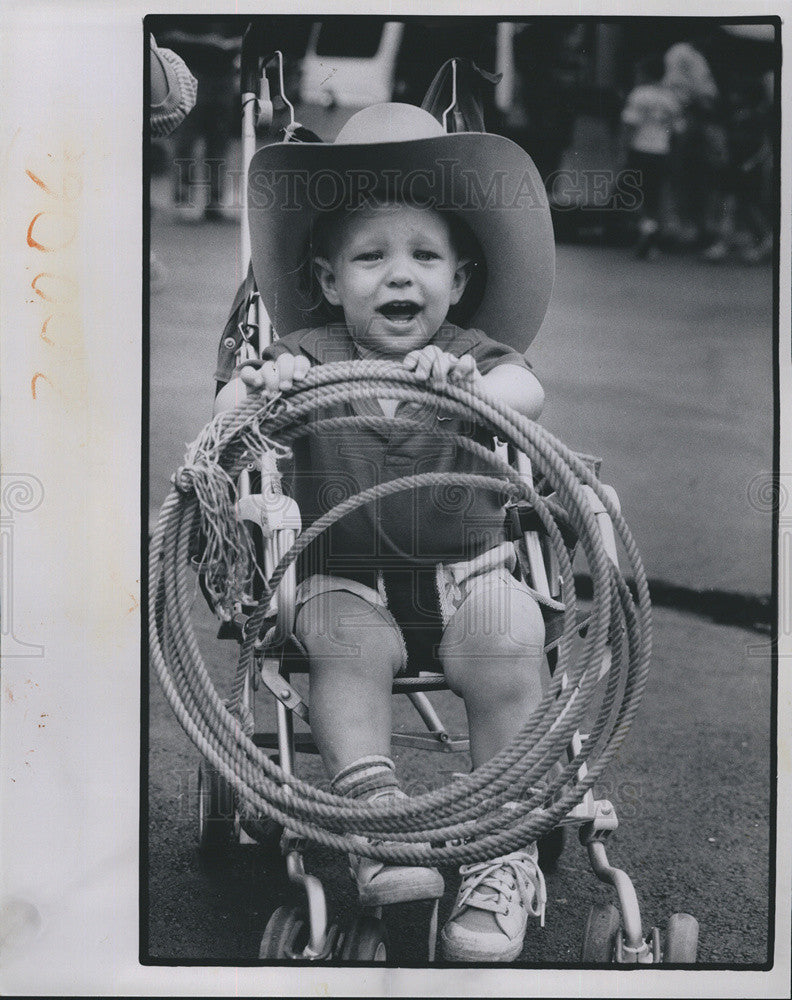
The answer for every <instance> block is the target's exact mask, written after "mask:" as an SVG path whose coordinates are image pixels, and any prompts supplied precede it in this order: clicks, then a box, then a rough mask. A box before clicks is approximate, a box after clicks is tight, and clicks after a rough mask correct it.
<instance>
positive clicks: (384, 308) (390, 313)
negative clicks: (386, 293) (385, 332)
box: [377, 299, 421, 323]
mask: <svg viewBox="0 0 792 1000" xmlns="http://www.w3.org/2000/svg"><path fill="white" fill-rule="evenodd" d="M420 311H421V307H420V306H419V305H417V304H416V303H415V302H409V301H407V300H406V299H394V300H393V301H392V302H385V303H384V304H383V305H381V306H380V307H379V308H378V309H377V312H378V313H380V314H381V315H382V316H384V317H385V319H388V320H390V321H391V323H409V322H410V321H411V320H413V319H415V317H416V316H417V315H418V313H419V312H420Z"/></svg>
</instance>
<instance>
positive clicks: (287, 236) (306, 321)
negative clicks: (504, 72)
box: [248, 103, 555, 351]
mask: <svg viewBox="0 0 792 1000" xmlns="http://www.w3.org/2000/svg"><path fill="white" fill-rule="evenodd" d="M375 189H376V191H377V192H378V196H380V197H382V195H383V193H384V194H385V196H386V197H388V198H394V199H404V200H409V201H414V202H417V203H419V204H426V205H428V206H430V207H433V208H436V209H437V210H439V211H444V210H445V211H453V212H454V213H455V214H456V215H458V216H459V217H460V218H462V219H463V220H464V222H466V223H467V225H468V227H469V229H470V230H471V231H472V233H473V235H474V236H475V237H476V239H477V240H478V243H479V245H480V247H481V250H482V252H483V256H484V265H485V267H486V281H485V282H484V286H483V289H482V291H481V295H480V299H479V301H478V303H477V304H474V306H473V311H472V313H471V315H469V317H467V325H468V326H470V327H475V328H478V329H481V330H483V331H484V332H485V333H486V334H487V335H488V336H490V337H492V338H493V339H495V340H499V341H501V342H502V343H506V344H508V345H509V346H511V347H514V348H515V349H516V350H518V351H525V350H526V349H527V347H528V346H529V344H530V343H531V342H532V340H533V339H534V337H535V336H536V334H537V332H538V330H539V327H540V326H541V323H542V320H543V319H544V315H545V312H546V311H547V306H548V303H549V301H550V295H551V292H552V289H553V280H554V275H555V243H554V239H553V227H552V222H551V219H550V208H549V205H548V202H547V196H546V194H545V190H544V184H543V183H542V179H541V177H540V176H539V172H538V171H537V169H536V167H535V166H534V163H533V161H532V160H531V158H530V156H528V154H527V153H526V152H525V151H524V150H522V149H521V148H520V147H519V146H518V145H516V143H514V142H512V141H511V140H509V139H506V138H504V137H503V136H499V135H493V134H491V133H488V132H456V133H447V132H445V131H444V129H443V127H442V125H441V124H440V123H439V122H438V121H437V119H436V118H434V117H433V116H432V115H431V114H429V113H428V112H427V111H424V110H422V109H421V108H418V107H415V106H413V105H410V104H395V103H393V104H376V105H372V106H371V107H368V108H364V109H363V110H362V111H359V112H357V113H356V114H355V115H353V116H352V117H351V118H350V119H349V121H348V122H347V123H346V125H345V126H344V127H343V128H342V129H341V131H340V132H339V134H338V137H337V139H336V140H335V142H333V143H295V142H282V143H275V144H273V145H269V146H264V147H262V148H261V149H259V150H258V152H257V153H256V154H255V156H254V157H253V159H252V161H251V164H250V171H249V174H248V215H249V222H250V242H251V258H252V266H253V274H254V277H255V280H256V286H257V288H258V290H259V292H260V294H261V297H262V301H263V303H264V306H265V308H266V309H267V312H268V314H269V316H270V319H271V320H272V323H273V325H274V327H275V330H276V332H277V333H278V335H279V336H284V335H286V334H288V333H291V332H292V331H294V330H299V329H301V328H303V327H306V326H312V325H317V324H316V323H315V321H314V322H312V320H311V315H310V309H311V303H310V301H308V297H307V296H306V291H305V288H304V286H303V283H302V282H301V280H300V274H301V270H302V269H303V267H304V264H305V261H306V259H307V258H308V256H309V254H310V247H309V237H310V233H311V227H312V225H313V222H314V220H315V219H316V217H317V216H318V215H319V213H321V212H328V211H339V210H341V211H349V210H354V209H355V208H360V207H363V206H365V205H366V204H367V203H368V204H370V203H371V199H372V192H373V191H374V190H375Z"/></svg>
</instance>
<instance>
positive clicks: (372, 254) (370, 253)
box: [354, 250, 382, 261]
mask: <svg viewBox="0 0 792 1000" xmlns="http://www.w3.org/2000/svg"><path fill="white" fill-rule="evenodd" d="M354 259H355V260H361V261H372V260H381V259H382V254H381V253H380V251H379V250H366V251H365V252H364V253H359V254H355V258H354Z"/></svg>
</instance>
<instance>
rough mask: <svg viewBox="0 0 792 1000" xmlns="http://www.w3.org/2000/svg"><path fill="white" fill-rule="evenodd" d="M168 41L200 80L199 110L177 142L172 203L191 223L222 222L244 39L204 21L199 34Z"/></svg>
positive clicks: (170, 36)
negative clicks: (197, 220) (200, 219)
mask: <svg viewBox="0 0 792 1000" xmlns="http://www.w3.org/2000/svg"><path fill="white" fill-rule="evenodd" d="M163 41H164V42H167V44H168V45H169V46H173V47H174V48H175V49H176V50H177V51H178V52H179V54H180V55H181V56H182V57H183V58H184V59H185V60H186V62H187V63H188V64H189V66H190V68H191V70H192V72H193V73H194V74H195V76H196V77H197V80H198V99H197V102H196V105H195V108H194V110H193V112H192V114H191V115H190V116H189V118H188V119H187V120H186V121H185V123H184V125H183V126H182V128H180V129H179V131H178V133H177V134H176V136H175V141H174V149H173V201H174V204H175V205H176V207H177V208H179V209H180V210H182V211H183V212H184V213H185V214H188V215H190V216H191V217H192V216H194V215H202V216H203V218H204V219H206V220H210V221H215V220H222V219H224V218H225V217H226V214H225V211H224V208H223V204H222V202H223V195H224V193H225V191H224V187H225V186H224V184H223V178H224V175H225V173H226V170H227V169H228V166H229V163H228V159H229V143H230V139H231V135H232V129H233V127H234V125H235V123H236V121H237V119H238V117H239V115H238V113H237V107H236V103H235V96H236V89H237V77H238V70H237V56H238V53H239V50H240V46H241V34H240V33H238V31H237V29H236V27H235V26H234V25H233V24H231V25H229V24H228V22H227V21H224V20H218V21H208V22H207V21H202V26H201V30H200V31H198V30H196V31H186V30H172V31H168V32H166V33H164V34H163ZM201 147H202V149H203V161H202V162H200V161H199V156H200V152H201Z"/></svg>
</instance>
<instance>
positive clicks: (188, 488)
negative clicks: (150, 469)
mask: <svg viewBox="0 0 792 1000" xmlns="http://www.w3.org/2000/svg"><path fill="white" fill-rule="evenodd" d="M171 482H172V483H173V485H174V486H175V487H176V489H177V490H178V491H179V493H183V494H185V495H187V494H189V493H194V492H195V470H194V469H193V467H192V466H190V465H180V466H179V468H178V469H177V470H176V471H175V472H174V473H173V475H172V476H171Z"/></svg>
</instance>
